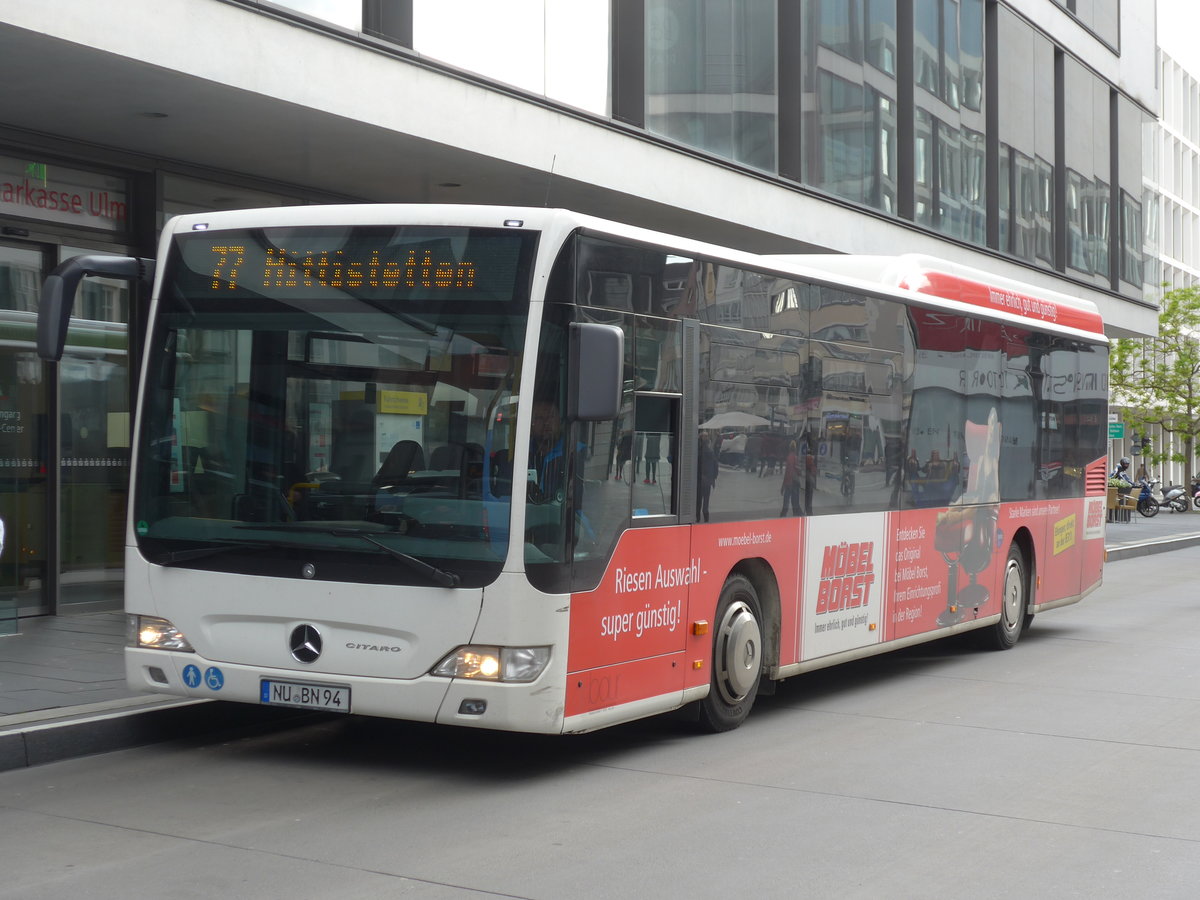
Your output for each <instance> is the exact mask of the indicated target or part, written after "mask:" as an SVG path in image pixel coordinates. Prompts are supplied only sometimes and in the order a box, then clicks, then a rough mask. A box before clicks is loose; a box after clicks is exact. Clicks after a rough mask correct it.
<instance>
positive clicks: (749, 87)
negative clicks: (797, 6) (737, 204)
mask: <svg viewBox="0 0 1200 900" xmlns="http://www.w3.org/2000/svg"><path fill="white" fill-rule="evenodd" d="M645 42H646V43H645V48H646V53H645V60H646V128H647V129H648V130H649V131H652V132H654V133H656V134H661V135H663V136H665V137H668V138H671V139H673V140H676V141H679V142H680V143H683V144H686V145H688V146H689V147H697V148H699V149H701V150H706V151H708V152H709V153H713V154H715V155H717V156H721V157H724V158H726V159H732V160H734V161H735V162H739V163H743V164H745V165H748V166H752V167H754V168H756V169H762V170H764V171H768V172H773V171H775V169H776V161H775V142H776V130H777V120H778V115H777V109H776V88H775V58H776V53H775V46H776V23H775V3H774V2H773V0H646V4H645Z"/></svg>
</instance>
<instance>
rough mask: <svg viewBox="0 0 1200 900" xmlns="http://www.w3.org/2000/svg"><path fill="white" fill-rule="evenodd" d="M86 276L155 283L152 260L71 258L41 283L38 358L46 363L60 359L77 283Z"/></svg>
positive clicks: (65, 340) (126, 257) (77, 286)
mask: <svg viewBox="0 0 1200 900" xmlns="http://www.w3.org/2000/svg"><path fill="white" fill-rule="evenodd" d="M88 275H99V276H103V277H106V278H124V279H127V280H129V281H133V280H135V279H136V280H139V281H142V282H145V283H146V284H150V282H152V281H153V280H154V260H152V259H137V258H135V257H132V256H73V257H71V258H70V259H68V260H67V261H66V262H63V263H60V264H59V265H58V266H57V267H56V268H55V269H54V271H53V272H51V273H50V274H49V275H47V276H46V280H45V281H44V282H42V299H41V303H39V304H38V322H37V338H38V356H40V357H41V358H42V359H44V360H46V361H47V362H57V361H58V360H60V359H62V355H63V347H65V346H66V343H67V326H68V325H70V323H71V307H72V306H74V305H75V292H76V290H78V289H79V282H80V281H82V280H83V279H84V277H86V276H88Z"/></svg>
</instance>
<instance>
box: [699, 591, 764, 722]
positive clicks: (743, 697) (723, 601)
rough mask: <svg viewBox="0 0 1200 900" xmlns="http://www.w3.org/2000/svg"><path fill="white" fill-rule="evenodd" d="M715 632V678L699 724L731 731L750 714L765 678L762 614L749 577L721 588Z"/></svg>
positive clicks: (701, 709)
mask: <svg viewBox="0 0 1200 900" xmlns="http://www.w3.org/2000/svg"><path fill="white" fill-rule="evenodd" d="M716 623H717V624H716V628H715V629H714V633H713V655H712V679H711V682H710V685H709V691H708V696H707V697H705V698H704V699H703V700H701V701H700V724H701V726H703V727H704V728H705V729H706V730H708V731H713V732H719V731H730V730H731V729H734V728H737V727H738V726H739V725H741V724H742V722H743V721H744V720H745V718H746V716H748V715H749V714H750V707H752V706H753V705H754V697H755V695H756V694H757V693H758V683H759V681H760V680H761V679H762V665H763V664H762V661H763V636H762V612H761V607H760V606H759V602H758V592H757V591H756V590H755V589H754V585H753V584H751V582H750V579H748V578H746V577H745V576H744V575H731V576H730V577H729V579H728V580H727V581H726V582H725V586H724V587H723V588H721V597H720V599H719V600H718V602H717V616H716Z"/></svg>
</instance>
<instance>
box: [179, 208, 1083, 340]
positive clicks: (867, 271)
mask: <svg viewBox="0 0 1200 900" xmlns="http://www.w3.org/2000/svg"><path fill="white" fill-rule="evenodd" d="M400 222H411V223H413V224H427V225H431V224H435V223H436V224H446V225H461V226H469V225H488V226H491V227H499V226H505V227H515V228H522V227H523V228H534V229H537V230H540V231H548V232H551V233H552V234H553V233H556V234H558V235H561V236H565V234H567V233H569V232H570V231H572V230H574V229H576V228H584V229H588V230H594V231H597V232H600V233H606V234H609V235H611V236H613V237H618V238H619V237H624V238H627V239H629V240H635V241H640V242H644V243H651V244H655V245H659V246H662V247H664V248H667V249H672V250H674V251H675V252H678V253H681V254H688V255H693V256H697V257H701V258H704V257H708V258H710V259H714V260H723V261H726V262H729V263H731V264H736V265H740V266H745V267H747V268H762V269H766V270H769V271H775V272H779V273H787V274H791V275H795V276H797V277H802V278H803V277H812V278H819V279H822V280H827V281H838V282H844V283H849V286H855V287H861V288H863V289H867V288H872V289H874V290H877V291H882V292H885V293H892V294H908V295H909V296H910V297H911V295H912V294H921V295H924V296H926V297H928V298H929V301H930V302H933V303H936V300H935V298H936V299H937V300H943V301H949V302H950V303H951V304H964V305H966V306H968V307H976V308H979V309H983V310H987V311H989V312H990V313H992V315H994V316H995V317H996V318H999V319H1006V318H1007V319H1015V320H1022V321H1023V322H1024V323H1026V324H1027V325H1028V324H1032V323H1040V324H1042V325H1044V326H1045V327H1046V328H1047V329H1048V330H1060V331H1066V332H1070V333H1072V334H1075V335H1078V336H1080V337H1085V338H1087V339H1089V340H1093V341H1097V342H1100V343H1107V338H1106V337H1105V335H1104V325H1103V322H1102V319H1101V316H1100V312H1099V309H1098V308H1097V307H1096V305H1095V304H1094V303H1091V302H1090V301H1087V300H1083V299H1080V298H1077V297H1071V296H1068V295H1066V294H1062V293H1059V292H1057V291H1053V290H1046V289H1043V288H1040V287H1036V286H1034V285H1030V284H1025V283H1023V282H1020V281H1016V280H1014V279H1010V278H1004V277H1002V276H999V275H995V274H993V273H991V272H986V271H984V270H982V269H975V268H972V267H970V266H965V265H962V264H960V263H954V262H950V261H949V260H944V259H938V258H936V257H932V256H926V255H922V254H916V253H910V254H898V255H895V256H878V255H861V256H860V255H857V254H754V253H749V252H746V251H744V250H735V249H733V248H729V247H720V246H717V245H714V244H708V243H705V242H702V241H697V240H694V239H691V238H684V237H680V236H678V235H670V234H667V233H665V232H657V231H652V230H649V229H646V228H643V227H640V226H637V225H629V224H627V223H623V222H617V221H613V220H609V219H601V218H597V217H594V216H591V215H587V214H584V213H578V212H575V211H573V210H568V209H557V208H539V207H519V206H512V207H509V206H492V205H481V204H480V205H476V204H459V203H449V204H433V203H411V204H408V203H397V204H391V203H386V204H385V203H380V204H342V205H312V206H298V207H268V208H265V209H247V210H230V211H223V212H205V213H198V214H197V213H194V214H187V215H183V216H178V217H176V218H174V219H172V220H171V221H170V222H169V223H168V224H167V227H166V228H165V229H164V230H163V240H164V241H165V240H168V239H169V237H170V236H171V235H172V234H176V233H179V232H186V231H189V230H192V229H199V228H207V227H209V225H210V224H211V226H212V227H214V228H238V227H242V228H245V227H270V226H280V225H283V226H301V225H385V224H393V223H400ZM914 299H915V298H914ZM959 311H960V312H963V311H962V310H959Z"/></svg>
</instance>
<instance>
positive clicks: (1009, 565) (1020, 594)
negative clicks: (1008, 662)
mask: <svg viewBox="0 0 1200 900" xmlns="http://www.w3.org/2000/svg"><path fill="white" fill-rule="evenodd" d="M1027 569H1028V566H1027V564H1026V562H1025V554H1024V552H1022V550H1021V548H1020V547H1018V546H1017V545H1016V544H1013V545H1012V546H1011V547H1009V548H1008V561H1007V562H1006V563H1005V564H1004V583H1003V593H1002V595H1001V597H1000V621H999V622H997V623H996V624H995V625H993V626H992V627H991V628H990V629H988V631H987V632H985V634H986V635H987V643H988V645H989V646H991V647H992V648H993V649H995V650H1008V649H1010V648H1011V647H1013V646H1014V645H1015V644H1016V643H1017V641H1019V640H1020V639H1021V633H1022V632H1023V631H1024V630H1025V628H1026V626H1027V625H1028V624H1029V621H1030V620H1031V619H1032V618H1033V617H1032V616H1030V615H1028V612H1027V611H1028V609H1029V578H1028V575H1027Z"/></svg>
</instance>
